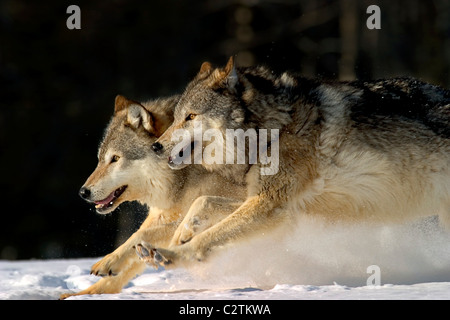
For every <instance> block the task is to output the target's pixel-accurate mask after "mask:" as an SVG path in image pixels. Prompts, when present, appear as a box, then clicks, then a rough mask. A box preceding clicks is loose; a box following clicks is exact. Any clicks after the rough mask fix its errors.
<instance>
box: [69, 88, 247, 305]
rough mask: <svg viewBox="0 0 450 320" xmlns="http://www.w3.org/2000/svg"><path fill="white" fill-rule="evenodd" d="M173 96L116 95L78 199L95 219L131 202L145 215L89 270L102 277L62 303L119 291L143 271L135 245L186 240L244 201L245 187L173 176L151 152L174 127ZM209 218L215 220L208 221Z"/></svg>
mask: <svg viewBox="0 0 450 320" xmlns="http://www.w3.org/2000/svg"><path fill="white" fill-rule="evenodd" d="M178 98H179V97H178V96H174V97H170V98H166V99H157V100H152V101H148V102H144V103H142V104H141V103H139V102H136V101H132V100H129V99H127V98H125V97H123V96H117V97H116V100H115V108H114V115H113V117H112V119H111V121H110V122H109V124H108V126H107V128H106V130H105V133H104V137H103V139H102V141H101V143H100V146H99V150H98V165H97V167H96V168H95V170H94V171H93V173H92V174H91V175H90V176H89V177H88V179H87V180H86V182H85V184H84V185H83V186H82V188H81V189H80V196H81V197H82V198H83V199H84V200H86V201H88V202H89V203H92V204H94V205H95V208H96V210H97V212H98V213H100V214H107V213H110V212H112V211H114V210H115V208H117V207H118V206H119V205H120V204H121V203H123V202H125V201H133V200H137V201H139V202H141V203H143V204H146V205H147V206H148V207H149V208H150V209H149V213H148V217H147V218H146V220H145V221H144V222H143V223H142V225H141V227H140V228H139V230H138V231H137V232H135V233H134V234H133V235H132V236H131V237H130V238H129V239H128V240H127V241H126V242H125V243H124V244H122V245H121V246H120V247H119V248H117V249H116V250H115V251H114V252H112V253H111V254H108V255H107V256H105V257H104V258H103V259H101V260H100V261H99V262H97V263H96V264H95V265H94V266H93V267H92V270H91V273H93V274H95V275H100V276H103V278H102V279H100V280H99V281H98V282H96V283H95V284H94V285H92V286H91V287H89V288H87V289H86V290H83V291H81V292H78V293H68V294H64V295H62V296H61V298H63V299H64V298H67V297H69V296H71V295H82V294H102V293H118V292H120V291H121V290H122V288H123V286H124V285H126V284H127V283H128V282H129V281H130V280H131V279H132V278H133V277H135V276H136V275H137V274H139V273H141V272H142V271H143V270H144V268H145V263H143V262H142V261H141V260H139V258H138V256H137V255H136V253H135V249H134V247H135V246H136V245H137V244H139V243H141V242H142V241H148V242H151V243H154V244H157V245H160V246H168V245H169V244H171V243H173V244H177V243H178V244H180V243H183V242H185V241H188V240H189V239H190V238H191V237H192V236H193V235H194V234H195V233H196V232H201V231H203V230H204V229H205V228H207V227H208V226H209V225H210V224H213V223H214V222H215V220H214V219H213V218H217V219H220V218H223V216H224V215H226V214H228V213H229V212H232V211H233V209H235V208H237V207H238V206H239V204H240V203H241V202H242V201H243V200H244V199H245V186H244V185H238V184H235V183H231V182H230V181H229V180H226V179H223V178H222V177H221V176H219V175H216V174H213V175H211V174H210V173H208V172H206V170H205V169H204V168H202V167H201V166H194V167H191V168H186V170H179V171H173V170H171V169H170V168H169V167H168V166H167V162H166V161H165V160H162V159H159V158H158V157H157V156H156V155H155V154H154V152H153V151H151V145H152V144H153V143H154V142H155V141H156V139H157V137H159V136H160V135H161V134H162V133H163V132H164V131H165V130H166V129H167V128H168V127H169V126H170V124H171V123H172V121H173V110H174V107H175V104H176V102H177V101H178ZM212 210H214V211H215V212H216V213H215V215H214V216H213V215H212V213H211V211H212ZM197 213H198V214H197ZM221 214H222V215H221ZM202 215H203V216H202ZM210 216H211V217H213V218H209V219H208V217H210ZM183 219H185V220H183ZM180 224H181V226H182V227H181V228H178V226H179V225H180ZM177 228H178V229H177Z"/></svg>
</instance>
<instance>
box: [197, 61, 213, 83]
mask: <svg viewBox="0 0 450 320" xmlns="http://www.w3.org/2000/svg"><path fill="white" fill-rule="evenodd" d="M212 70H213V67H212V65H211V63H209V62H207V61H206V62H203V63H202V65H201V67H200V71H199V72H198V74H197V78H198V79H204V78H206V77H207V76H209V75H210V74H211V72H212Z"/></svg>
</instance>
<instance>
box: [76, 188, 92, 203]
mask: <svg viewBox="0 0 450 320" xmlns="http://www.w3.org/2000/svg"><path fill="white" fill-rule="evenodd" d="M78 194H79V195H80V197H81V198H83V199H84V200H87V199H89V197H90V196H91V190H89V189H88V188H85V187H81V189H80V191H79V192H78Z"/></svg>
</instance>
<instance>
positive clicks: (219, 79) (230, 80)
mask: <svg viewBox="0 0 450 320" xmlns="http://www.w3.org/2000/svg"><path fill="white" fill-rule="evenodd" d="M214 78H215V84H216V85H217V84H218V85H220V86H225V87H227V88H228V89H230V90H234V87H235V86H236V84H237V83H238V81H239V80H238V75H237V72H236V66H235V64H234V57H233V56H231V57H230V59H228V62H227V65H226V66H225V68H223V69H216V70H215V71H214Z"/></svg>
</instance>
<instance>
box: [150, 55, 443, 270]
mask: <svg viewBox="0 0 450 320" xmlns="http://www.w3.org/2000/svg"><path fill="white" fill-rule="evenodd" d="M196 121H198V122H201V125H202V126H201V127H202V130H203V132H205V131H206V130H209V129H215V130H220V131H221V132H222V134H223V135H224V136H225V135H226V130H227V129H236V128H241V129H244V130H246V129H255V130H256V129H260V128H266V129H275V130H279V138H278V140H277V141H271V142H268V145H267V148H268V152H271V145H272V144H274V143H277V145H278V148H279V150H278V151H277V152H278V157H279V170H278V172H277V173H276V174H273V175H262V174H261V171H260V169H261V168H262V167H264V166H266V165H265V164H263V163H255V164H247V165H229V164H217V163H205V162H203V166H204V167H205V168H207V169H208V170H209V171H211V172H214V173H219V174H221V175H223V176H227V177H234V178H235V179H236V180H237V181H243V180H245V181H246V182H247V188H248V189H247V192H248V197H247V199H246V200H245V202H244V203H243V204H242V205H241V206H240V207H239V208H238V209H237V210H235V211H234V212H233V213H232V214H230V215H229V216H227V217H226V218H225V219H223V220H221V221H220V222H218V223H217V224H215V225H214V226H212V227H210V228H209V229H207V230H205V231H204V232H202V233H199V234H197V235H196V236H194V237H193V238H192V239H191V241H189V242H187V243H185V244H183V245H179V246H169V247H160V248H158V247H157V246H156V245H153V244H151V245H147V246H145V244H142V246H143V247H144V248H145V250H144V253H146V252H149V253H150V255H149V256H148V257H147V258H146V259H147V260H153V261H155V262H157V263H160V264H162V265H167V266H172V267H174V266H178V265H180V264H189V263H192V262H193V261H197V260H202V259H205V258H206V257H207V256H208V254H209V253H210V252H212V251H213V250H214V249H215V248H216V247H218V246H221V245H223V244H225V243H227V242H235V243H236V242H239V241H244V240H245V239H246V238H248V237H249V236H250V235H252V234H255V233H256V232H259V233H262V232H265V231H269V230H272V229H275V228H276V227H277V226H278V227H281V228H285V229H287V228H288V226H290V225H292V224H293V223H292V222H293V221H294V220H295V218H296V217H297V216H298V215H300V214H305V215H321V216H323V217H325V218H326V219H328V220H329V221H331V222H343V221H346V222H355V221H378V222H382V223H387V222H403V221H405V220H408V219H414V218H416V217H419V216H424V215H435V214H439V218H440V222H442V223H443V225H445V226H446V227H447V228H448V227H449V226H450V212H449V210H450V91H448V90H445V89H443V88H440V87H437V86H434V85H431V84H427V83H424V82H421V81H419V80H415V79H410V78H395V79H389V80H378V81H353V82H333V81H321V80H317V79H307V78H304V77H301V76H299V75H296V74H293V73H290V72H285V73H282V74H281V75H275V74H274V73H273V72H272V71H271V70H270V69H268V68H266V67H261V66H256V67H247V68H237V67H236V66H235V64H234V59H233V57H231V58H230V60H229V61H228V63H227V64H226V66H225V67H223V68H213V67H212V66H211V64H210V63H208V62H205V63H203V64H202V66H201V68H200V71H199V73H198V74H197V76H196V77H195V78H194V79H193V81H192V82H190V83H189V84H188V86H187V88H186V90H185V92H184V93H183V94H182V95H181V97H180V100H179V101H178V104H177V106H176V108H175V112H174V121H173V124H172V125H171V126H170V128H168V129H167V130H166V131H165V132H164V134H163V135H162V136H161V137H160V138H159V139H158V140H157V142H156V143H155V144H153V146H152V148H153V150H154V151H155V152H156V153H157V154H159V155H160V156H161V157H162V158H165V159H166V161H168V162H169V165H170V167H171V168H172V169H181V168H184V167H186V166H187V165H186V164H184V163H181V164H177V163H174V161H173V159H174V157H175V158H176V157H177V153H176V152H178V151H176V152H173V151H174V150H175V146H177V143H176V142H174V141H172V136H173V134H174V132H175V131H176V130H185V131H187V132H192V130H193V128H194V127H195V122H196ZM224 141H225V140H224ZM189 143H194V144H195V139H194V138H192V139H191V141H189ZM202 143H205V141H203V142H202ZM224 143H230V142H229V141H228V140H227V141H226V142H224ZM181 147H183V146H181ZM246 148H248V146H246ZM181 150H183V148H181ZM218 150H225V148H222V149H218ZM272 151H273V150H272ZM272 156H274V154H272ZM190 167H193V166H190ZM285 229H282V230H285ZM141 251H142V250H141ZM141 253H142V252H141Z"/></svg>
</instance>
